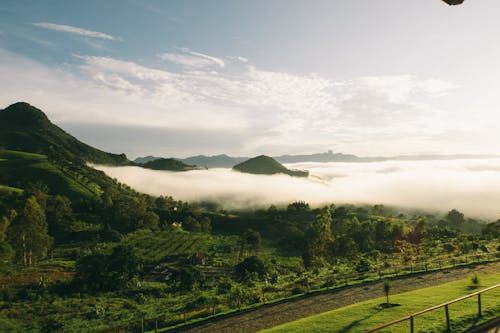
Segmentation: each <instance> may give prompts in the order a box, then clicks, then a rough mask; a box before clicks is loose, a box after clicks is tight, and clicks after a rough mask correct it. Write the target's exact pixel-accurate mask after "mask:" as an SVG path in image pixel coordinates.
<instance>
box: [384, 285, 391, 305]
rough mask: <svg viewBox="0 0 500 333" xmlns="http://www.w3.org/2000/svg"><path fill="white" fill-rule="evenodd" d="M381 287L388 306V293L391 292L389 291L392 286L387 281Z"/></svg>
mask: <svg viewBox="0 0 500 333" xmlns="http://www.w3.org/2000/svg"><path fill="white" fill-rule="evenodd" d="M382 287H383V288H384V294H385V297H386V303H385V304H387V305H389V304H390V303H389V293H390V292H391V289H392V284H391V283H390V282H389V281H384V284H383V285H382Z"/></svg>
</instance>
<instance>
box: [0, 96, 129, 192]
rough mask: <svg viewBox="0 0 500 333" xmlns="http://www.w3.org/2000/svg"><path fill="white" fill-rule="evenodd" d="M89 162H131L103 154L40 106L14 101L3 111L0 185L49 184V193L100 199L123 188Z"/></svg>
mask: <svg viewBox="0 0 500 333" xmlns="http://www.w3.org/2000/svg"><path fill="white" fill-rule="evenodd" d="M86 162H92V163H100V164H109V165H127V164H130V163H131V162H130V161H129V160H128V159H127V158H126V156H125V155H123V154H122V155H116V154H110V153H106V152H103V151H101V150H99V149H96V148H93V147H91V146H89V145H86V144H84V143H82V142H80V141H78V140H77V139H76V138H74V137H73V136H71V135H69V134H68V133H66V132H65V131H63V130H62V129H60V128H59V127H57V126H56V125H54V124H53V123H52V122H51V121H50V120H49V119H48V118H47V116H46V115H45V114H44V113H43V112H42V111H41V110H39V109H37V108H35V107H33V106H31V105H29V104H27V103H16V104H13V105H11V106H9V107H7V108H6V109H4V110H0V186H1V187H2V188H3V191H2V193H7V192H8V191H7V190H6V189H10V191H9V192H12V189H19V190H23V189H27V188H29V187H30V186H31V185H33V184H43V185H45V186H47V188H48V191H49V194H52V195H54V194H61V195H65V196H67V197H69V198H70V199H71V200H76V201H81V200H91V201H94V200H100V197H101V196H102V194H103V192H104V191H105V189H107V188H108V189H109V188H115V189H116V191H117V192H120V191H122V189H121V187H119V186H118V185H117V184H115V182H114V181H113V180H112V179H111V178H109V177H107V176H106V175H105V174H104V173H103V172H101V171H98V170H95V169H93V168H91V167H89V166H87V164H86Z"/></svg>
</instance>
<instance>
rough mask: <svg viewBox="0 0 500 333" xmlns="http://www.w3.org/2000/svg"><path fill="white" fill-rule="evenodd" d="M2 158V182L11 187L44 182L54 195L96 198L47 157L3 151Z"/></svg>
mask: <svg viewBox="0 0 500 333" xmlns="http://www.w3.org/2000/svg"><path fill="white" fill-rule="evenodd" d="M0 157H1V158H3V159H4V160H2V161H0V182H1V183H3V184H6V185H8V186H9V187H13V185H14V186H16V187H17V184H21V185H22V186H26V185H27V184H28V183H35V182H37V181H43V182H44V183H45V184H46V185H48V186H49V190H50V191H51V192H54V193H63V194H65V195H67V196H70V197H86V198H93V197H94V196H95V194H94V192H93V191H92V190H91V189H89V188H88V186H86V185H85V184H82V183H81V182H80V181H79V180H78V179H75V178H74V177H73V175H70V174H68V173H67V172H66V171H64V170H63V169H62V168H61V167H60V166H58V165H56V164H55V163H53V162H51V161H49V160H48V159H47V156H45V155H40V154H32V153H26V152H18V151H10V150H1V151H0ZM0 190H1V189H0Z"/></svg>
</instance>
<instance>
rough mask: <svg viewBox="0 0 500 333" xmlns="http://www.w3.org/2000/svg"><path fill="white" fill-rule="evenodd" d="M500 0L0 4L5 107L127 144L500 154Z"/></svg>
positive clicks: (130, 150) (104, 142) (113, 144)
mask: <svg viewBox="0 0 500 333" xmlns="http://www.w3.org/2000/svg"><path fill="white" fill-rule="evenodd" d="M499 12H500V2H499V1H498V0H480V1H479V0H466V1H465V2H464V4H463V5H460V6H448V5H446V4H445V3H444V2H442V1H440V0H419V1H414V0H314V1H305V0H304V1H297V0H253V1H242V0H241V1H240V0H236V1H234V0H226V1H221V0H211V1H201V0H199V1H192V0H183V1H159V0H158V1H153V0H150V1H147V0H141V1H139V0H120V1H118V0H115V1H113V0H109V1H92V0H87V1H55V0H46V1H34V0H33V1H27V0H2V3H1V5H0V77H1V78H2V79H1V80H0V108H3V107H7V106H8V105H10V104H12V103H14V102H17V101H25V102H28V103H30V104H32V105H34V106H36V107H38V108H40V109H42V110H43V111H44V112H46V113H47V115H48V116H49V117H50V119H51V120H52V121H53V122H54V123H56V124H57V125H59V126H60V127H62V128H63V129H65V130H66V131H68V132H69V133H70V134H72V135H74V136H76V137H77V138H79V139H80V140H82V141H84V142H86V143H88V144H91V145H93V146H96V147H98V148H100V149H103V150H106V151H111V152H115V153H121V152H125V153H126V154H127V155H128V156H129V157H131V158H134V157H137V156H145V155H156V156H165V157H166V156H176V157H186V156H190V155H196V154H207V155H212V154H221V153H227V154H230V155H237V156H252V155H258V154H269V155H282V154H299V153H300V154H307V153H316V152H323V151H327V150H333V151H334V152H344V153H353V154H357V155H361V156H380V155H384V156H390V155H401V154H404V155H406V154H422V153H425V154H432V153H435V154H452V153H482V154H495V153H497V152H498V150H499V148H500V131H498V125H499V123H500V113H499V112H498V110H499V109H500V94H498V91H497V90H498V89H497V87H498V86H500V64H499V61H500V60H499V59H500V39H499V38H498V31H500V20H498V13H499Z"/></svg>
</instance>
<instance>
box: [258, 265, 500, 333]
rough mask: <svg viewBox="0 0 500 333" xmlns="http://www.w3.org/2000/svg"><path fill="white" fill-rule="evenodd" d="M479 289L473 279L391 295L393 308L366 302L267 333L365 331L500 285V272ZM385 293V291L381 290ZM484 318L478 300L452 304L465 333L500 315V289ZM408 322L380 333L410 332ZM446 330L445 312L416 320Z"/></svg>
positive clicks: (419, 327)
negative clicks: (479, 315) (473, 284)
mask: <svg viewBox="0 0 500 333" xmlns="http://www.w3.org/2000/svg"><path fill="white" fill-rule="evenodd" d="M479 278H480V287H479V288H478V289H473V288H471V281H470V280H471V278H470V277H467V278H465V279H462V280H457V281H454V282H450V283H446V284H442V285H439V286H435V287H430V288H424V289H419V290H415V291H411V292H407V293H402V294H398V295H391V296H390V303H391V304H398V306H394V307H391V308H385V309H383V308H382V307H380V305H381V304H382V303H384V302H385V297H381V298H377V299H373V300H370V301H365V302H361V303H357V304H353V305H351V306H347V307H344V308H341V309H337V310H333V311H329V312H325V313H322V314H319V315H316V316H311V317H307V318H304V319H301V320H297V321H294V322H291V323H287V324H283V325H279V326H276V327H274V328H271V329H268V330H264V331H262V332H266V333H270V332H273V333H277V332H305V331H307V332H342V333H347V332H363V331H366V330H368V329H370V328H372V327H375V326H378V325H381V324H384V323H386V322H390V321H393V320H395V319H398V318H401V317H404V316H407V315H410V314H411V313H414V312H418V311H420V310H424V309H426V308H429V307H432V306H434V305H438V304H441V303H445V302H447V301H450V300H453V299H455V298H458V297H461V296H464V295H467V294H470V293H473V292H475V291H477V290H480V289H483V288H485V287H488V286H491V285H495V284H497V283H499V282H500V273H497V274H492V275H485V276H480V277H479ZM381 293H382V291H381ZM482 307H483V317H482V318H481V319H479V320H477V318H476V315H477V298H476V297H474V298H470V299H468V300H466V301H463V302H459V303H456V304H453V305H450V307H449V309H450V310H449V311H450V318H451V325H452V327H451V331H452V332H464V331H466V330H467V329H468V328H470V327H471V326H473V325H474V324H477V323H480V322H484V321H486V320H488V319H491V318H492V317H494V316H495V315H498V313H499V311H500V288H497V289H494V290H492V291H489V292H487V293H485V294H483V295H482ZM408 331H409V322H408V321H406V322H403V323H400V324H398V325H394V326H391V327H389V328H387V329H384V330H381V331H380V332H408ZM443 331H445V312H444V309H438V310H436V311H433V312H430V313H427V314H424V315H422V316H418V317H416V318H415V332H443Z"/></svg>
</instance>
